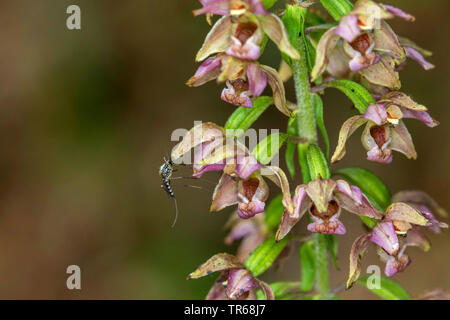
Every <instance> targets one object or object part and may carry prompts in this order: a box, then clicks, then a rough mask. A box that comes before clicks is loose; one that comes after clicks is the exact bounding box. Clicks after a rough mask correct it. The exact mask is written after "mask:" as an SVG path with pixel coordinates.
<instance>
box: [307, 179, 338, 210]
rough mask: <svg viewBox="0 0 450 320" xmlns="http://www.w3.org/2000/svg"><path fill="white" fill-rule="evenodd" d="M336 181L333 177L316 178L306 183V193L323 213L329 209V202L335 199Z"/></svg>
mask: <svg viewBox="0 0 450 320" xmlns="http://www.w3.org/2000/svg"><path fill="white" fill-rule="evenodd" d="M336 185H337V183H336V181H334V180H331V179H320V178H319V179H315V180H313V181H311V182H309V183H308V184H307V185H306V188H305V190H306V193H307V194H308V196H309V198H310V199H311V200H312V202H314V205H315V206H316V208H317V210H318V211H319V212H321V213H324V212H327V211H328V204H329V202H330V201H331V200H332V199H333V191H334V189H335V188H336Z"/></svg>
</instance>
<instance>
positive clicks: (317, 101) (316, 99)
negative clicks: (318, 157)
mask: <svg viewBox="0 0 450 320" xmlns="http://www.w3.org/2000/svg"><path fill="white" fill-rule="evenodd" d="M312 102H313V106H314V111H315V114H316V123H317V127H318V128H319V131H320V133H321V134H322V137H323V142H324V143H325V152H326V155H327V159H328V158H329V157H330V140H329V139H328V133H327V128H326V127H325V122H324V121H323V102H322V99H321V98H320V96H319V95H318V94H317V93H314V94H313V95H312Z"/></svg>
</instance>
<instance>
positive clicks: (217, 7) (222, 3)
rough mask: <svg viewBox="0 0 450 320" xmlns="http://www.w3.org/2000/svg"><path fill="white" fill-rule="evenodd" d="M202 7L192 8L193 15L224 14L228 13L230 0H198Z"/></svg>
mask: <svg viewBox="0 0 450 320" xmlns="http://www.w3.org/2000/svg"><path fill="white" fill-rule="evenodd" d="M200 3H201V4H202V6H203V8H201V9H197V10H194V11H193V13H194V16H198V15H201V14H205V13H210V14H217V15H219V16H226V15H229V14H230V0H200Z"/></svg>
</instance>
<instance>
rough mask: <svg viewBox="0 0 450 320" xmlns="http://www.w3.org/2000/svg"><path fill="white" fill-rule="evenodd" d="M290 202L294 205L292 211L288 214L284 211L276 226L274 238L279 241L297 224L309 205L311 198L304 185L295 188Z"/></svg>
mask: <svg viewBox="0 0 450 320" xmlns="http://www.w3.org/2000/svg"><path fill="white" fill-rule="evenodd" d="M292 203H293V205H294V211H293V213H292V214H290V213H289V212H288V211H286V210H285V211H284V213H283V216H282V217H281V222H280V226H279V227H278V230H277V234H276V236H275V239H276V240H277V241H280V240H281V239H283V238H284V237H285V236H286V235H287V234H288V233H289V231H291V229H292V228H293V227H294V226H295V225H296V224H297V222H298V221H299V220H300V219H301V218H302V217H303V215H304V214H305V212H306V210H307V209H308V208H309V206H310V205H311V200H310V199H309V198H308V197H307V195H306V190H305V185H299V186H297V188H296V189H295V193H294V196H293V197H292Z"/></svg>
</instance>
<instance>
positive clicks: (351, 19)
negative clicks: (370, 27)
mask: <svg viewBox="0 0 450 320" xmlns="http://www.w3.org/2000/svg"><path fill="white" fill-rule="evenodd" d="M334 33H336V34H337V35H339V36H340V37H341V38H344V39H345V40H346V41H347V42H353V40H355V39H356V38H357V37H358V36H359V35H360V34H361V30H360V29H359V26H358V16H357V15H354V14H349V15H347V16H344V17H342V19H341V22H340V23H339V26H338V27H337V28H336V29H335V30H334Z"/></svg>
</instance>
